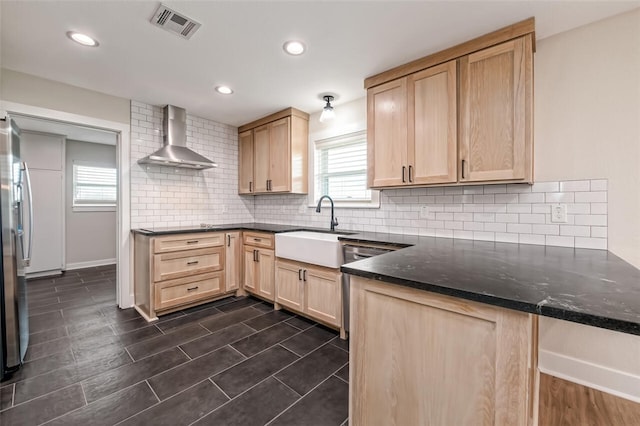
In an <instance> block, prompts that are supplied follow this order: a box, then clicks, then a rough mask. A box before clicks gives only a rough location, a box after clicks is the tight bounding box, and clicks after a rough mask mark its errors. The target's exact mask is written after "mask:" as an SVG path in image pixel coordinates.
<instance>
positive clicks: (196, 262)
mask: <svg viewBox="0 0 640 426" xmlns="http://www.w3.org/2000/svg"><path fill="white" fill-rule="evenodd" d="M197 264H198V261H197V260H192V261H191V262H187V265H197Z"/></svg>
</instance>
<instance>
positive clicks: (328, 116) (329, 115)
mask: <svg viewBox="0 0 640 426" xmlns="http://www.w3.org/2000/svg"><path fill="white" fill-rule="evenodd" d="M322 99H324V100H325V101H326V102H327V103H326V105H325V106H324V108H322V114H321V115H320V122H321V123H324V122H325V121H331V120H333V119H334V118H335V116H336V113H335V112H334V111H333V107H332V106H331V101H332V100H333V96H331V95H326V96H323V97H322Z"/></svg>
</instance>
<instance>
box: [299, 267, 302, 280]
mask: <svg viewBox="0 0 640 426" xmlns="http://www.w3.org/2000/svg"><path fill="white" fill-rule="evenodd" d="M298 281H302V269H298Z"/></svg>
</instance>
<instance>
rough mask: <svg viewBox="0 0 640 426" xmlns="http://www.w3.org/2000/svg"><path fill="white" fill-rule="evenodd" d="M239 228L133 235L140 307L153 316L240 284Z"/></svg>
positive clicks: (224, 293)
mask: <svg viewBox="0 0 640 426" xmlns="http://www.w3.org/2000/svg"><path fill="white" fill-rule="evenodd" d="M240 235H241V234H240V233H239V232H236V233H229V234H225V233H222V232H219V233H215V232H201V233H186V234H173V235H162V236H149V235H142V234H135V236H134V295H135V307H136V310H137V311H138V312H140V314H141V315H142V316H143V317H144V318H146V319H147V320H148V321H153V320H156V319H157V317H158V315H163V314H167V313H170V312H174V311H177V310H180V309H184V308H187V307H190V306H195V305H198V304H202V303H206V302H210V301H213V300H216V299H219V298H222V297H226V296H229V295H230V294H232V293H237V292H238V291H239V290H241V288H240V286H239V284H240V283H241V275H240V274H241V273H242V267H241V263H240V262H242V257H241V252H240V247H241V243H242V241H241V238H240Z"/></svg>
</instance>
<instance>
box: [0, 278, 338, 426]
mask: <svg viewBox="0 0 640 426" xmlns="http://www.w3.org/2000/svg"><path fill="white" fill-rule="evenodd" d="M29 313H30V328H31V330H30V331H31V336H30V346H29V350H28V351H27V356H26V361H25V364H24V366H23V368H22V369H21V370H20V371H18V372H17V373H16V374H14V376H13V377H11V378H10V379H9V380H6V381H4V382H2V383H0V424H1V425H3V426H9V425H39V424H45V423H46V424H48V425H54V424H55V425H87V424H91V425H115V424H123V425H148V424H154V425H189V424H198V425H206V424H210V425H243V426H248V425H266V424H269V425H305V426H315V425H318V426H319V425H337V426H340V425H344V424H346V423H347V416H348V387H349V386H348V384H347V383H348V376H349V374H348V359H349V354H348V345H347V344H346V343H345V342H343V341H341V340H340V339H339V338H338V337H337V334H336V333H335V332H334V331H332V330H329V329H326V328H324V327H322V326H319V325H316V324H314V323H313V322H311V321H308V320H306V319H304V318H301V317H298V316H295V315H293V314H291V313H288V312H285V311H274V310H273V307H272V306H271V305H268V304H266V303H264V302H261V301H260V300H257V299H254V298H251V297H249V298H235V297H230V298H227V299H223V300H219V301H216V302H213V303H209V304H207V305H202V306H198V307H196V308H191V309H187V310H184V311H180V312H176V313H173V314H169V315H166V316H164V317H161V318H160V320H159V321H158V322H156V323H155V324H148V323H147V322H146V321H145V320H144V319H142V318H141V317H140V316H139V315H138V314H137V312H136V311H135V310H133V309H128V310H121V309H118V308H117V307H116V300H115V269H114V267H112V266H105V267H97V268H89V269H83V270H78V271H70V272H67V273H66V274H65V275H64V276H63V277H60V278H55V279H51V278H49V279H39V280H33V281H30V282H29Z"/></svg>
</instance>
